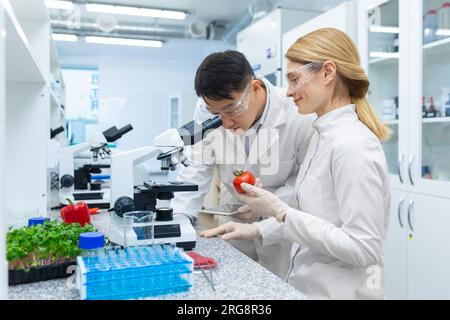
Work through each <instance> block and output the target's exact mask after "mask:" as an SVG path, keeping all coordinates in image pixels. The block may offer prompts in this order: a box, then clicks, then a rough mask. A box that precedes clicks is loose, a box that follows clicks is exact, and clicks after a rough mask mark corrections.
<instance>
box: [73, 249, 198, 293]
mask: <svg viewBox="0 0 450 320" xmlns="http://www.w3.org/2000/svg"><path fill="white" fill-rule="evenodd" d="M193 266H194V264H193V259H192V258H191V257H189V256H188V255H187V254H186V253H184V251H183V250H182V249H180V248H178V247H175V246H170V245H159V244H157V245H153V246H145V247H144V246H142V247H128V248H124V249H119V248H117V249H108V250H106V251H104V252H101V253H99V254H95V255H91V256H89V255H88V256H79V257H77V285H78V289H79V291H80V296H81V299H83V300H123V299H138V298H145V297H151V296H158V295H163V294H172V293H179V292H184V291H189V290H190V288H191V287H192V271H193Z"/></svg>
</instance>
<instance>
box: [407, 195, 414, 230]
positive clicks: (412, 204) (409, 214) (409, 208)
mask: <svg viewBox="0 0 450 320" xmlns="http://www.w3.org/2000/svg"><path fill="white" fill-rule="evenodd" d="M413 207H414V200H411V201H410V202H409V205H408V224H409V228H410V229H411V231H414V228H413V225H412V222H411V211H412V208H413Z"/></svg>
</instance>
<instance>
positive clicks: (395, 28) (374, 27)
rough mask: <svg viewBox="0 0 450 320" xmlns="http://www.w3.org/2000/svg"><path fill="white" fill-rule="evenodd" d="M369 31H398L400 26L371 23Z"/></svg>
mask: <svg viewBox="0 0 450 320" xmlns="http://www.w3.org/2000/svg"><path fill="white" fill-rule="evenodd" d="M370 32H378V33H400V28H398V27H384V26H377V25H371V26H370Z"/></svg>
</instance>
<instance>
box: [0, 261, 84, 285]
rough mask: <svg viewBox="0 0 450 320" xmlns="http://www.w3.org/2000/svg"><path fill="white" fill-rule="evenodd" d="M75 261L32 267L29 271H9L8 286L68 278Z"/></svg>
mask: <svg viewBox="0 0 450 320" xmlns="http://www.w3.org/2000/svg"><path fill="white" fill-rule="evenodd" d="M76 264H77V262H76V261H72V262H65V263H58V264H53V265H50V266H45V267H32V268H30V269H29V270H27V271H25V270H9V277H8V278H9V285H10V286H13V285H16V284H23V283H31V282H38V281H46V280H52V279H60V278H68V277H69V276H71V275H72V274H73V273H68V272H67V268H69V266H73V265H76Z"/></svg>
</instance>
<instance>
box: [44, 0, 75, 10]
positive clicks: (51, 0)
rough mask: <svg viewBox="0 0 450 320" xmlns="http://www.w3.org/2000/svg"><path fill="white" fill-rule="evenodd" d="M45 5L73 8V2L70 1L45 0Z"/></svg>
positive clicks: (63, 8)
mask: <svg viewBox="0 0 450 320" xmlns="http://www.w3.org/2000/svg"><path fill="white" fill-rule="evenodd" d="M45 5H46V6H47V8H50V9H61V10H70V11H72V10H73V3H72V2H70V1H59V0H45Z"/></svg>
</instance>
